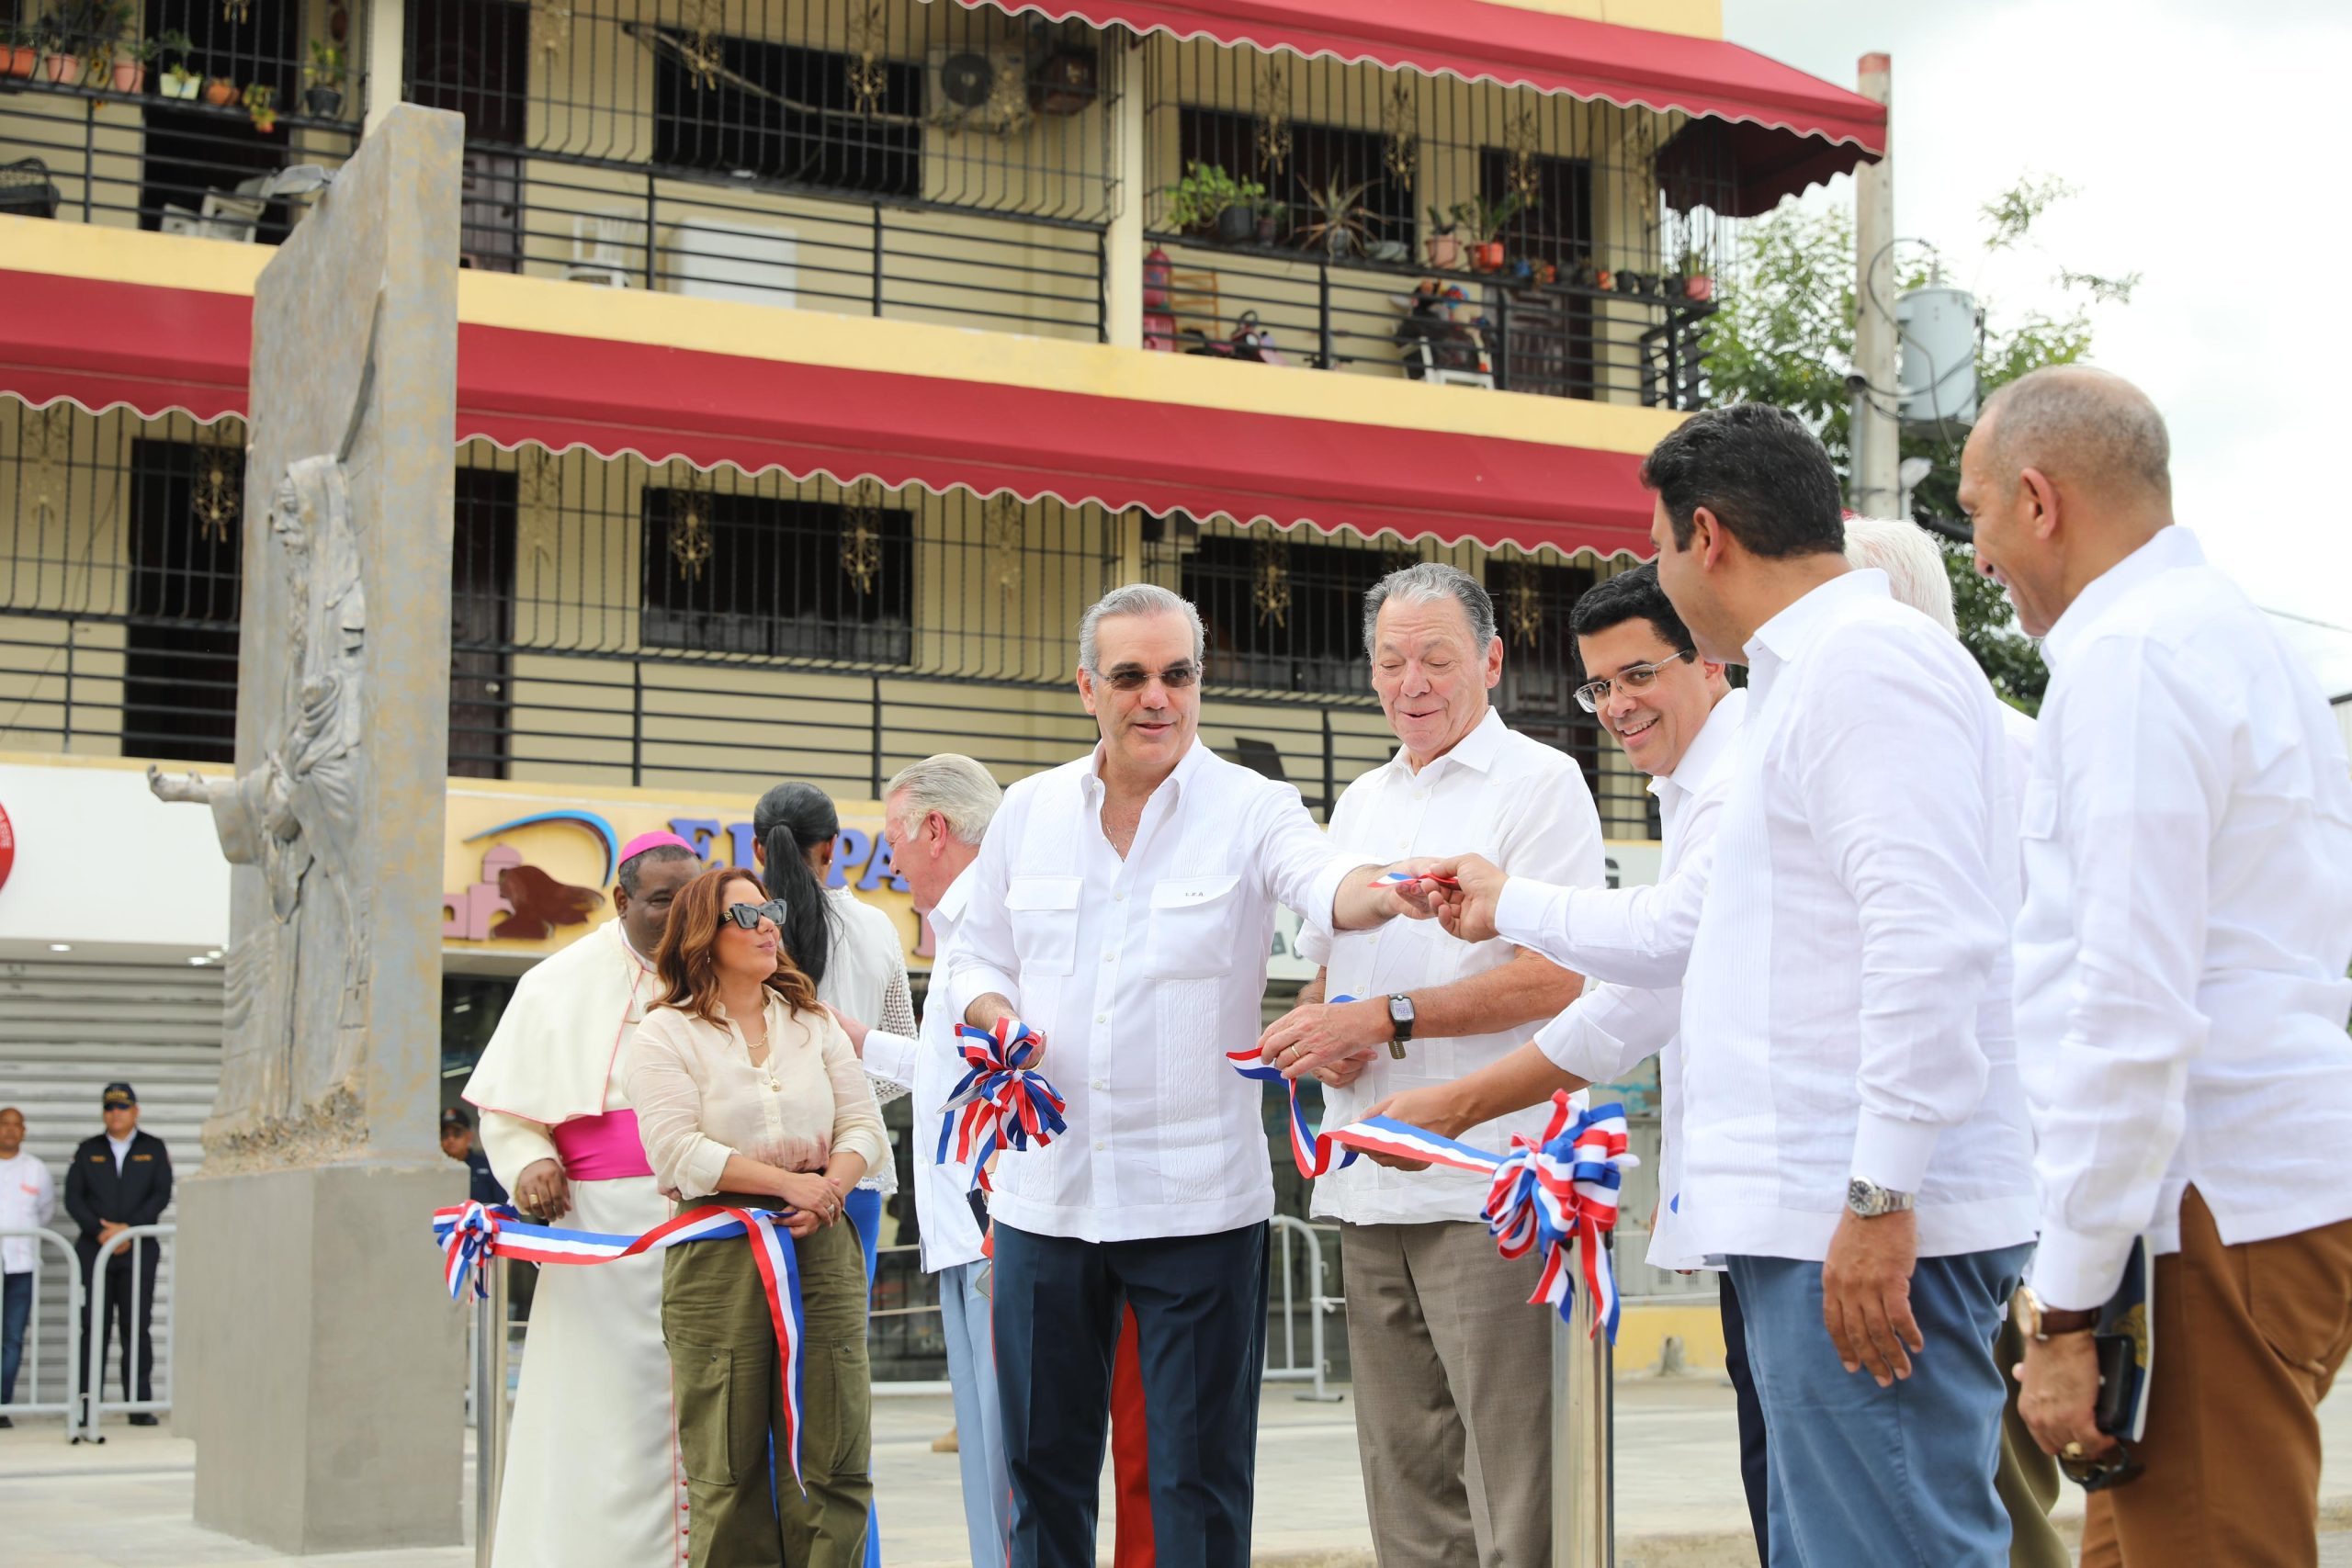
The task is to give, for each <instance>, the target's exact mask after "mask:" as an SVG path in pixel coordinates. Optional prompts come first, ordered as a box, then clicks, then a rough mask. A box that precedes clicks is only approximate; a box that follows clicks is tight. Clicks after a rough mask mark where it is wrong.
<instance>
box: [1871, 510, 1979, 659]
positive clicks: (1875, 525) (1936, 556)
mask: <svg viewBox="0 0 2352 1568" xmlns="http://www.w3.org/2000/svg"><path fill="white" fill-rule="evenodd" d="M1846 559H1847V560H1848V561H1849V562H1850V563H1852V564H1853V565H1855V566H1861V567H1871V566H1874V567H1876V568H1878V569H1879V570H1881V571H1883V572H1884V573H1886V585H1887V586H1888V587H1889V588H1890V589H1892V590H1894V597H1895V600H1896V602H1897V603H1898V604H1908V605H1910V606H1911V607H1912V608H1913V609H1915V610H1917V611H1918V612H1919V614H1921V615H1925V616H1927V617H1928V619H1929V620H1931V621H1933V622H1935V623H1936V625H1938V626H1941V627H1943V629H1944V630H1946V631H1948V632H1950V633H1951V635H1952V636H1954V637H1958V636H1959V635H1960V619H1959V617H1958V616H1956V615H1953V614H1952V607H1951V573H1950V572H1948V571H1947V570H1944V553H1943V551H1941V550H1939V549H1938V548H1937V547H1936V542H1935V541H1934V540H1933V539H1931V538H1929V537H1928V531H1927V530H1926V529H1925V528H1922V527H1920V526H1919V525H1917V523H1905V522H1904V521H1902V520H1901V519H1900V518H1894V517H1849V518H1847V519H1846Z"/></svg>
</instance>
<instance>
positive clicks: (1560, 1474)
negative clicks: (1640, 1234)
mask: <svg viewBox="0 0 2352 1568" xmlns="http://www.w3.org/2000/svg"><path fill="white" fill-rule="evenodd" d="M1602 1245H1604V1246H1606V1245H1607V1243H1605V1242H1604V1243H1603V1244H1602ZM1592 1309H1593V1301H1592V1292H1590V1291H1589V1290H1587V1289H1585V1288H1584V1286H1583V1283H1582V1281H1581V1280H1579V1281H1578V1283H1577V1294H1576V1307H1575V1321H1574V1322H1572V1323H1571V1322H1565V1321H1563V1320H1562V1319H1561V1317H1560V1315H1559V1314H1557V1313H1553V1314H1550V1315H1551V1318H1552V1565H1553V1568H1614V1564H1615V1563H1616V1562H1617V1482H1616V1471H1615V1462H1616V1453H1615V1450H1616V1440H1617V1410H1616V1402H1617V1385H1616V1372H1615V1366H1614V1362H1613V1359H1612V1353H1611V1348H1610V1344H1609V1336H1608V1335H1607V1334H1605V1333H1603V1334H1594V1333H1593V1332H1592Z"/></svg>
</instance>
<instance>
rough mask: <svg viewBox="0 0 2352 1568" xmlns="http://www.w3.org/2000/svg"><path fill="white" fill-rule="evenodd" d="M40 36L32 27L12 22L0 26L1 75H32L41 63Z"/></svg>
mask: <svg viewBox="0 0 2352 1568" xmlns="http://www.w3.org/2000/svg"><path fill="white" fill-rule="evenodd" d="M37 37H38V35H37V34H35V33H34V31H33V30H32V28H27V27H19V26H17V25H15V24H11V25H9V26H8V27H6V28H0V76H27V77H28V76H30V75H31V74H32V73H33V70H34V68H35V67H36V66H38V65H40V48H39V47H38V45H37V44H36V43H35V41H34V40H35V39H36V38H37Z"/></svg>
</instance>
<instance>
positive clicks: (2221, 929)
mask: <svg viewBox="0 0 2352 1568" xmlns="http://www.w3.org/2000/svg"><path fill="white" fill-rule="evenodd" d="M2170 459H2171V442H2170V438H2169V436H2168V434H2166V432H2165V423H2164V420H2163V417H2162V416H2161V415H2160V414H2158V413H2157V412H2156V410H2155V408H2154V405H2153V404H2151V403H2150V402H2149V401H2148V400H2147V398H2146V397H2145V396H2144V395H2143V394H2142V393H2141V392H2140V391H2139V389H2136V388H2134V387H2132V386H2131V384H2130V383H2129V382H2126V381H2124V380H2122V379H2120V378H2117V377H2114V376H2109V375H2107V374H2105V373H2104V372H2101V371H2097V370H2093V369H2090V368H2088V367H2071V366H2070V367H2064V368H2059V369H2051V370H2041V371H2036V372H2034V373H2033V374H2031V375H2030V376H2027V377H2023V378H2019V379H2018V380H2017V381H2015V382H2012V383H2011V384H2010V385H2008V386H2007V387H2005V388H2003V389H2001V390H2000V391H1999V392H1998V393H1996V395H1995V396H1994V398H1993V399H1992V400H1990V401H1989V402H1987V404H1986V405H1985V412H1984V414H1983V417H1982V418H1980V419H1979V420H1978V422H1977V424H1976V428H1975V430H1974V431H1973V433H1972V434H1970V436H1969V440H1968V447H1967V450H1966V453H1965V455H1964V456H1963V457H1962V464H1961V488H1960V501H1961V504H1962V507H1964V508H1965V509H1966V510H1967V511H1968V512H1969V513H1970V514H1971V516H1972V517H1973V519H1974V521H1975V540H1976V554H1977V560H1978V564H1979V566H1980V568H1981V569H1983V570H1988V571H1989V572H1991V574H1992V575H1994V576H1995V577H1996V578H1998V579H1999V580H2000V581H2001V582H2002V583H2003V584H2004V585H2005V586H2006V587H2007V590H2008V592H2009V598H2010V600H2011V602H2012V603H2013V604H2015V606H2016V608H2017V611H2018V621H2019V623H2020V624H2021V625H2022V626H2024V628H2025V630H2026V631H2027V632H2028V633H2029V634H2030V635H2036V636H2040V637H2042V638H2043V642H2042V656H2043V658H2044V659H2045V660H2047V661H2048V663H2049V666H2050V671H2051V680H2050V688H2049V693H2048V695H2047V696H2046V697H2045V698H2044V699H2043V702H2042V707H2041V725H2040V729H2039V733H2038V735H2037V737H2036V743H2035V748H2034V757H2033V771H2032V774H2031V777H2030V780H2029V783H2028V784H2027V792H2026V802H2025V822H2024V845H2025V878H2026V900H2025V912H2024V914H2023V916H2022V917H2021V918H2020V919H2019V920H2018V930H2017V966H2018V978H2017V1007H2018V1039H2019V1060H2020V1063H2021V1064H2022V1066H2023V1068H2024V1071H2025V1074H2026V1082H2027V1086H2028V1088H2029V1089H2030V1094H2031V1099H2032V1105H2033V1115H2034V1127H2035V1132H2036V1134H2038V1138H2039V1146H2038V1149H2037V1153H2036V1162H2035V1163H2036V1168H2037V1170H2038V1172H2039V1174H2040V1176H2041V1250H2040V1252H2039V1254H2038V1255H2037V1257H2036V1258H2035V1260H2034V1267H2033V1277H2032V1292H2033V1295H2034V1296H2035V1297H2036V1298H2037V1303H2036V1304H2037V1305H2038V1307H2039V1311H2038V1312H2037V1313H2032V1314H2029V1315H2030V1319H2031V1320H2032V1321H2030V1322H2029V1325H2028V1327H2029V1338H2028V1342H2027V1345H2026V1355H2025V1360H2024V1363H2023V1367H2022V1369H2021V1373H2020V1375H2021V1378H2022V1382H2023V1385H2024V1386H2023V1396H2022V1400H2021V1404H2022V1408H2023V1411H2024V1414H2025V1417H2026V1420H2027V1422H2028V1423H2029V1424H2030V1426H2031V1427H2033V1429H2034V1434H2035V1436H2036V1437H2037V1438H2040V1439H2041V1443H2042V1446H2043V1447H2044V1448H2046V1449H2048V1450H2051V1451H2052V1452H2055V1453H2058V1454H2060V1455H2061V1456H2062V1458H2064V1460H2066V1461H2069V1462H2070V1463H2071V1464H2073V1465H2074V1466H2075V1467H2076V1468H2078V1469H2081V1468H2084V1467H2087V1466H2099V1465H2102V1464H2107V1463H2112V1462H2117V1461H2120V1458H2121V1456H2120V1454H2119V1453H2118V1452H2117V1451H2116V1446H2115V1443H2114V1439H2113V1438H2110V1437H2109V1435H2108V1434H2107V1433H2105V1432H2103V1431H2101V1430H2100V1429H2099V1427H2098V1424H2097V1422H2096V1420H2095V1419H2094V1415H2093V1411H2094V1402H2095V1400H2096V1398H2097V1396H2098V1387H2099V1378H2098V1363H2097V1361H2096V1359H2095V1357H2094V1354H2093V1347H2092V1342H2091V1335H2090V1333H2089V1332H2088V1330H2089V1329H2090V1327H2091V1326H2092V1323H2093V1320H2094V1317H2095V1314H2096V1313H2097V1310H2098V1308H2099V1307H2100V1306H2101V1305H2102V1303H2105V1302H2106V1301H2107V1300H2108V1299H2109V1296H2110V1295H2112V1294H2113V1293H2114V1292H2115V1290H2116V1287H2117V1284H2118V1282H2119V1281H2120V1279H2121V1276H2122V1274H2123V1271H2124V1267H2125V1258H2126V1255H2127V1253H2128V1252H2129V1250H2130V1248H2131V1244H2132V1241H2133V1239H2134V1237H2135V1236H2141V1235H2144V1236H2145V1237H2146V1239H2147V1242H2148V1244H2149V1246H2150V1247H2151V1248H2152V1250H2153V1251H2154V1253H2155V1254H2156V1261H2155V1269H2154V1273H2155V1292H2154V1303H2152V1311H2153V1314H2154V1322H2153V1325H2152V1328H2153V1336H2152V1337H2153V1341H2154V1354H2153V1366H2152V1368H2151V1371H2150V1377H2151V1379H2152V1382H2151V1385H2150V1389H2151V1393H2150V1401H2149V1407H2148V1416H2147V1429H2146V1433H2145V1437H2144V1440H2143V1442H2142V1443H2140V1444H2139V1445H2137V1446H2136V1448H2135V1449H2134V1450H2133V1452H2132V1455H2131V1458H2132V1459H2133V1460H2134V1461H2137V1462H2138V1463H2139V1464H2141V1465H2142V1466H2143V1467H2144V1472H2143V1473H2142V1474H2140V1475H2139V1476H2137V1477H2136V1478H2134V1479H2132V1480H2131V1481H2130V1482H2129V1483H2125V1484H2120V1485H2116V1486H2112V1487H2110V1488H2107V1489H2102V1490H2099V1491H2097V1492H2094V1493H2093V1494H2092V1495H2091V1499H2090V1510H2089V1514H2088V1516H2087V1518H2086V1528H2085V1532H2084V1551H2083V1562H2085V1563H2086V1564H2090V1565H2094V1568H2096V1565H2099V1564H2116V1563H2129V1564H2130V1565H2131V1568H2151V1565H2153V1568H2168V1565H2170V1564H2174V1563H2182V1564H2186V1563H2191V1562H2194V1563H2208V1562H2232V1563H2239V1562H2244V1563H2256V1562H2262V1563H2309V1562H2315V1561H2317V1556H2316V1553H2317V1551H2318V1547H2317V1540H2316V1537H2317V1529H2318V1520H2317V1514H2318V1486H2319V1471H2320V1433H2319V1423H2318V1418H2317V1416H2316V1414H2315V1412H2314V1406H2315V1405H2316V1404H2318V1402H2319V1401H2320V1399H2321V1398H2322V1397H2324V1395H2325V1393H2327V1390H2328V1387H2329V1385H2330V1383H2331V1382H2333V1381H2334V1379H2335V1373H2336V1371H2337V1369H2338V1368H2339V1367H2340V1366H2341V1365H2342V1364H2343V1360H2344V1357H2345V1351H2346V1345H2347V1343H2352V1162H2348V1161H2347V1160H2346V1156H2345V1150H2346V1147H2347V1146H2352V1041H2347V1040H2346V1034H2345V1021H2346V1014H2347V1011H2352V982H2347V981H2346V978H2345V969H2346V964H2347V963H2352V781H2347V778H2346V761H2345V753H2344V747H2343V744H2342V742H2341V740H2340V739H2339V737H2338V734H2337V730H2336V727H2335V722H2334V719H2333V716H2331V715H2330V714H2329V712H2328V708H2327V705H2326V703H2325V702H2324V700H2323V699H2322V697H2321V694H2320V692H2319V689H2318V687H2317V686H2316V685H2314V684H2313V682H2312V678H2311V676H2310V674H2309V673H2308V672H2307V671H2305V669H2304V667H2303V665H2302V663H2301V660H2299V659H2298V658H2297V657H2296V655H2295V653H2294V652H2293V651H2292V650H2291V649H2289V648H2288V646H2287V645H2286V643H2285V641H2284V640H2283V639H2282V638H2281V637H2279V635H2278V629H2277V628H2276V626H2274V625H2273V624H2272V622H2271V620H2270V618H2269V617H2268V616H2267V615H2264V614H2263V612H2262V611H2261V610H2259V609H2257V608H2256V606H2255V605H2254V604H2253V603H2252V602H2251V601H2249V600H2248V599H2247V598H2246V596H2245V593H2244V592H2242V591H2241V590H2240V589H2239V588H2238V586H2237V585H2236V584H2235V583H2234V582H2233V581H2231V580H2230V579H2229V578H2228V577H2227V576H2225V575H2224V574H2223V573H2222V572H2221V571H2219V570H2215V569H2214V568H2212V567H2211V566H2209V565H2208V564H2206V560H2205V557H2204V554H2203V552H2202V551H2201V550H2200V549H2199V547H2198V543H2197V539H2196V537H2195V536H2193V535H2191V534H2190V533H2188V531H2187V530H2186V529H2184V528H2182V527H2180V526H2179V525H2177V524H2176V523H2175V522H2174V520H2173V513H2172V482H2171V475H2170Z"/></svg>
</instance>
